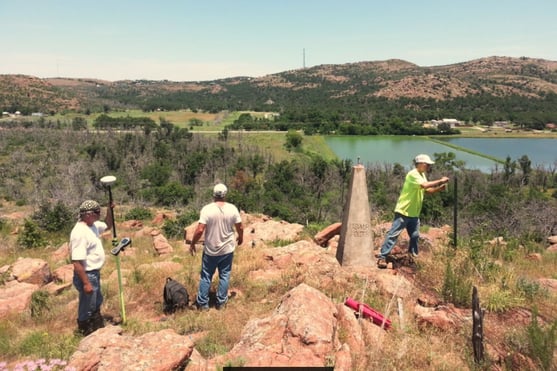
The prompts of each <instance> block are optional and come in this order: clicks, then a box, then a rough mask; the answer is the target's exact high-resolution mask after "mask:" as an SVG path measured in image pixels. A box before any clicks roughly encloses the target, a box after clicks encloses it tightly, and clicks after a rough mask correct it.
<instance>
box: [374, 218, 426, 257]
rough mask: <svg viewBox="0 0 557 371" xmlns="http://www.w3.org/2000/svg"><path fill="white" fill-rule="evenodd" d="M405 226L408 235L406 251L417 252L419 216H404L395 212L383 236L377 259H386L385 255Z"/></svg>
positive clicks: (393, 245)
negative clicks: (389, 226) (391, 222)
mask: <svg viewBox="0 0 557 371" xmlns="http://www.w3.org/2000/svg"><path fill="white" fill-rule="evenodd" d="M405 228H406V232H408V236H410V244H409V246H408V252H409V253H414V254H418V240H419V238H420V218H418V217H409V216H404V215H402V214H399V213H395V219H394V220H393V224H392V225H391V229H390V230H389V232H388V233H387V237H385V242H383V246H381V253H380V257H379V259H386V258H387V255H389V253H390V252H391V250H392V249H393V247H395V244H396V240H397V239H398V236H400V233H401V232H402V231H403V230H404V229H405Z"/></svg>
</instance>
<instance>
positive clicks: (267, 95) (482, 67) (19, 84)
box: [0, 57, 557, 113]
mask: <svg viewBox="0 0 557 371" xmlns="http://www.w3.org/2000/svg"><path fill="white" fill-rule="evenodd" d="M302 93H303V94H302ZM548 93H554V94H557V62H556V61H549V60H543V59H531V58H510V57H489V58H482V59H477V60H472V61H468V62H463V63H457V64H451V65H446V66H431V67H420V66H417V65H415V64H412V63H409V62H406V61H402V60H396V59H393V60H386V61H374V62H359V63H348V64H341V65H320V66H315V67H311V68H305V69H297V70H291V71H285V72H280V73H276V74H272V75H267V76H262V77H256V78H251V77H236V78H228V79H222V80H215V81H202V82H172V81H167V80H164V81H147V80H136V81H114V82H110V81H99V80H92V79H85V78H83V79H66V78H51V79H38V78H36V77H32V76H21V75H0V107H1V108H2V109H3V110H5V111H8V112H14V111H15V110H19V111H29V112H45V113H49V112H60V111H64V110H81V111H85V110H102V109H103V107H105V108H106V107H109V108H111V109H118V108H123V107H142V108H144V109H154V108H156V107H158V106H160V105H164V104H167V105H168V106H169V108H191V109H206V110H209V109H211V107H217V104H216V103H215V101H214V100H213V99H217V98H218V101H219V102H220V103H219V104H221V105H222V102H223V101H225V102H226V104H225V105H223V106H224V107H228V108H231V109H238V110H240V109H250V108H257V109H262V108H264V107H267V108H268V109H269V110H273V109H275V108H276V107H283V106H285V105H288V104H294V103H295V102H299V101H300V97H301V96H302V97H303V99H302V103H303V104H304V105H305V106H307V107H308V108H311V107H312V106H314V105H317V104H318V102H321V103H323V102H322V101H323V100H325V101H327V100H330V101H332V102H334V101H342V100H349V101H351V104H354V105H356V106H357V105H358V104H365V103H366V102H367V101H369V100H370V99H372V100H373V99H380V98H387V99H389V100H400V99H423V100H426V99H433V100H436V101H445V100H451V99H455V98H459V97H474V96H486V95H489V96H493V97H508V96H519V97H525V98H536V99H541V98H543V97H545V96H546V95H547V94H548ZM358 102H359V103H358ZM223 106H218V108H222V107H223Z"/></svg>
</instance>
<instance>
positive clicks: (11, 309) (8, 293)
mask: <svg viewBox="0 0 557 371" xmlns="http://www.w3.org/2000/svg"><path fill="white" fill-rule="evenodd" d="M38 289H39V285H36V284H32V283H26V282H18V281H10V282H8V283H6V284H5V285H4V286H0V318H2V317H4V316H6V315H8V314H10V313H19V312H21V311H23V310H25V309H27V308H28V307H29V303H31V296H32V295H33V293H34V292H35V291H36V290H38Z"/></svg>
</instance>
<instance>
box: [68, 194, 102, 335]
mask: <svg viewBox="0 0 557 371" xmlns="http://www.w3.org/2000/svg"><path fill="white" fill-rule="evenodd" d="M100 216H101V206H100V205H99V203H98V202H97V201H93V200H86V201H84V202H83V203H82V204H81V205H80V206H79V220H78V222H77V223H76V224H75V226H74V227H73V229H72V232H71V234H70V252H71V259H72V263H73V266H74V276H73V284H74V286H75V288H76V289H77V291H78V292H79V304H78V309H77V326H78V330H79V332H81V333H82V334H83V335H85V336H87V335H89V334H90V333H92V332H93V331H95V330H97V329H99V328H101V327H104V320H103V317H102V315H101V311H100V308H101V304H102V303H103V296H102V292H101V276H100V269H101V268H102V266H103V265H104V260H105V253H104V248H103V243H102V241H101V239H100V235H101V234H102V233H103V232H104V231H106V230H109V229H110V228H111V227H112V213H111V212H107V213H106V218H105V221H104V222H102V221H100V220H99V219H100Z"/></svg>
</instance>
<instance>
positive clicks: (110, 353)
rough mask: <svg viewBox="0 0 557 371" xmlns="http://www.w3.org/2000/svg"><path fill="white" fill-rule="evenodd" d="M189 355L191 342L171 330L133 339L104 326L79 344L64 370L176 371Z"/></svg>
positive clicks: (191, 350) (182, 366) (118, 330)
mask: <svg viewBox="0 0 557 371" xmlns="http://www.w3.org/2000/svg"><path fill="white" fill-rule="evenodd" d="M192 352H193V342H192V341H191V339H190V338H189V337H188V336H182V335H179V334H177V333H176V332H175V331H174V330H172V329H167V330H161V331H158V332H150V333H147V334H144V335H141V336H139V337H134V336H131V335H125V334H123V331H122V328H121V327H119V326H107V327H105V328H102V329H100V330H97V331H95V332H93V333H92V334H91V335H89V336H87V337H86V338H84V339H83V340H82V341H81V343H79V346H78V348H77V351H76V352H75V353H74V354H73V355H72V357H71V358H70V361H69V363H68V368H72V367H73V369H75V370H82V371H89V370H90V371H93V370H95V371H104V370H106V371H113V370H153V371H167V370H180V369H183V368H184V366H185V365H186V363H187V360H188V359H189V357H190V355H191V354H192Z"/></svg>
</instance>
